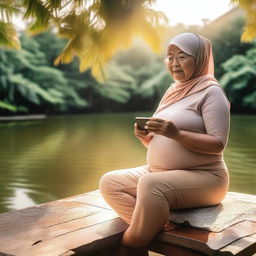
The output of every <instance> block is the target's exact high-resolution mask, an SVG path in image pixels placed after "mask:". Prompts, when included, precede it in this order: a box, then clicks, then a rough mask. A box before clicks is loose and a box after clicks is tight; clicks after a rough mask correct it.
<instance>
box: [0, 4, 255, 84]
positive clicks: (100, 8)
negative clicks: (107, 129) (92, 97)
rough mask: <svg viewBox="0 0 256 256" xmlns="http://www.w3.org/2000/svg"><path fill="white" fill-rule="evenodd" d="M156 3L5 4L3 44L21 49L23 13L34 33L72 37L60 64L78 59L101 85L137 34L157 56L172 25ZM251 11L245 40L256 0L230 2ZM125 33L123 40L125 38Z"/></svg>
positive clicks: (251, 33)
mask: <svg viewBox="0 0 256 256" xmlns="http://www.w3.org/2000/svg"><path fill="white" fill-rule="evenodd" d="M153 1H154V0H92V1H89V0H5V1H4V2H3V3H1V4H0V10H1V12H0V44H1V45H5V46H11V47H16V48H18V47H19V41H18V37H17V34H16V33H15V30H14V27H13V25H12V23H11V21H12V16H13V15H14V14H17V13H20V15H22V16H23V18H24V19H25V20H27V21H30V20H31V22H30V23H29V29H28V30H29V31H30V33H38V32H41V31H45V30H47V29H48V28H49V27H53V28H54V29H55V30H56V31H57V32H58V34H59V35H60V36H63V37H65V38H67V39H68V42H67V44H66V46H65V47H64V49H63V51H62V53H61V54H60V55H59V56H58V58H57V59H56V60H55V64H59V63H69V62H71V61H72V60H73V58H74V57H75V56H76V57H78V58H79V60H80V70H81V71H83V70H86V69H89V68H91V70H92V74H93V76H94V77H96V78H97V79H98V80H99V81H102V80H103V78H104V64H106V63H107V62H108V61H109V60H110V58H111V57H112V56H113V55H114V54H115V52H116V51H117V50H119V49H120V48H122V47H127V46H130V45H131V42H132V38H133V36H135V35H139V36H142V37H143V38H144V39H145V40H146V42H147V43H148V44H149V45H150V46H151V48H152V49H153V50H154V51H155V52H159V50H160V45H161V38H162V36H163V34H164V31H165V26H166V25H167V24H168V21H167V18H166V17H165V16H164V15H163V13H161V12H157V11H154V10H153V9H152V8H150V4H151V3H152V2H153ZM230 1H231V2H233V3H235V4H237V5H240V6H241V7H242V8H244V9H245V11H246V13H247V23H246V27H245V31H244V33H243V36H242V39H243V40H252V39H253V38H255V36H256V18H255V17H256V10H255V8H254V4H255V1H248V0H230ZM123 35H124V36H123Z"/></svg>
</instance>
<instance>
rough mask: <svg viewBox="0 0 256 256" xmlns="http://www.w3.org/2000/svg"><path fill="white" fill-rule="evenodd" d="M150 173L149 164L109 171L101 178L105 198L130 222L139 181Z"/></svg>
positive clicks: (100, 185) (101, 189) (122, 217)
mask: <svg viewBox="0 0 256 256" xmlns="http://www.w3.org/2000/svg"><path fill="white" fill-rule="evenodd" d="M148 173H149V169H148V168H147V166H140V167H136V168H129V169H121V170H115V171H111V172H107V173H105V174H104V175H103V176H102V178H101V180H100V184H99V189H100V192H101V194H102V196H103V198H104V199H105V201H106V202H107V203H108V204H109V205H110V206H111V207H112V208H113V210H114V211H115V212H117V214H118V215H119V216H120V217H121V219H123V220H124V221H125V222H126V223H128V224H130V223H131V219H132V215H133V211H134V207H135V204H136V192H137V184H138V181H139V179H140V178H141V177H142V176H144V175H146V174H148Z"/></svg>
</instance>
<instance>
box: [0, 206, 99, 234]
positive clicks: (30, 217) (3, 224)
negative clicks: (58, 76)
mask: <svg viewBox="0 0 256 256" xmlns="http://www.w3.org/2000/svg"><path fill="white" fill-rule="evenodd" d="M100 211H101V209H99V208H98V207H93V206H90V205H86V204H84V203H79V202H71V201H70V202H65V201H63V202H58V201H56V202H50V203H47V204H42V205H39V206H33V207H28V208H25V209H21V210H18V211H11V212H8V213H3V214H1V215H0V239H2V238H3V237H6V236H12V235H14V234H17V232H18V233H21V232H26V231H28V230H31V229H39V228H45V227H49V226H52V225H55V224H57V223H63V222H67V221H70V220H73V219H78V218H83V217H86V216H90V215H93V214H96V213H99V212H100Z"/></svg>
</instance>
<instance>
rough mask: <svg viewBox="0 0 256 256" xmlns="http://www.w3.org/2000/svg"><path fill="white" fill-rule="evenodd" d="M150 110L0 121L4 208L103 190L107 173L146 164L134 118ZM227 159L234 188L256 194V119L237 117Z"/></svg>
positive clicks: (1, 203)
mask: <svg viewBox="0 0 256 256" xmlns="http://www.w3.org/2000/svg"><path fill="white" fill-rule="evenodd" d="M148 114H149V113H132V114H131V113H128V114H94V115H84V116H59V117H50V118H48V119H46V120H42V121H35V122H31V121H30V122H24V123H23V122H21V123H8V124H3V123H2V124H0V139H1V142H2V143H1V147H0V173H1V178H0V211H1V212H4V211H8V210H11V209H17V208H20V207H26V206H30V205H33V204H38V203H43V202H47V201H51V200H56V199H58V198H63V197H66V196H70V195H74V194H78V193H83V192H86V191H90V190H94V189H97V188H98V181H99V179H100V177H101V176H102V174H103V173H105V172H106V171H109V170H113V169H120V168H127V167H134V166H138V165H143V164H144V163H145V157H146V155H145V154H146V150H145V148H143V146H141V145H140V143H139V142H138V141H137V139H136V138H135V137H134V135H133V117H134V116H136V115H146V116H147V115H148ZM231 124H232V126H231V128H232V129H231V134H230V141H229V144H228V147H227V149H226V152H225V159H226V162H227V165H228V167H229V169H230V176H231V185H230V190H232V191H240V192H245V193H256V191H255V187H256V186H255V174H254V173H253V170H254V168H255V166H256V160H255V155H256V154H255V153H256V152H255V151H256V149H255V145H254V141H255V140H256V131H255V128H254V127H255V124H256V117H255V116H248V117H247V116H234V117H232V123H231Z"/></svg>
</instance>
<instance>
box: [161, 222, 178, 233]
mask: <svg viewBox="0 0 256 256" xmlns="http://www.w3.org/2000/svg"><path fill="white" fill-rule="evenodd" d="M177 227H178V225H177V224H174V223H173V222H170V221H169V220H167V222H166V223H165V224H164V226H163V228H162V230H163V231H171V230H174V229H175V228H177Z"/></svg>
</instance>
